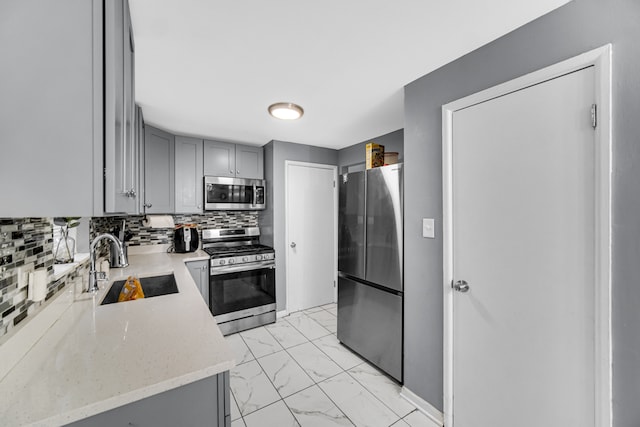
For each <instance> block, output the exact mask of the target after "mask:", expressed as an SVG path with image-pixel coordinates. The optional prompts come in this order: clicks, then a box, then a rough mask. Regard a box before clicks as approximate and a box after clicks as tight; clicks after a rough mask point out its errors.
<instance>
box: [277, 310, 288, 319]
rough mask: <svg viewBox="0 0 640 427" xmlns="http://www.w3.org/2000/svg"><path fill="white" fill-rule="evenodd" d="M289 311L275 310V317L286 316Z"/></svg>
mask: <svg viewBox="0 0 640 427" xmlns="http://www.w3.org/2000/svg"><path fill="white" fill-rule="evenodd" d="M288 315H289V312H288V311H287V310H282V311H277V312H276V319H279V318H281V317H285V316H288Z"/></svg>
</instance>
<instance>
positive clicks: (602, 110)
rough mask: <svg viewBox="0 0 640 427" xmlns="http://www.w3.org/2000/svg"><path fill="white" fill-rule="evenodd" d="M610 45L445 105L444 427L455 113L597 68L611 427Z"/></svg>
mask: <svg viewBox="0 0 640 427" xmlns="http://www.w3.org/2000/svg"><path fill="white" fill-rule="evenodd" d="M611 56H612V47H611V44H607V45H605V46H602V47H600V48H597V49H594V50H591V51H589V52H586V53H583V54H581V55H578V56H576V57H573V58H570V59H568V60H565V61H562V62H560V63H557V64H555V65H551V66H549V67H546V68H543V69H541V70H538V71H535V72H532V73H530V74H526V75H524V76H522V77H519V78H516V79H514V80H511V81H508V82H506V83H503V84H500V85H497V86H494V87H492V88H489V89H486V90H483V91H481V92H478V93H475V94H473V95H470V96H467V97H464V98H461V99H459V100H456V101H453V102H451V103H448V104H446V105H443V106H442V182H443V260H444V263H443V269H444V271H443V273H444V274H443V278H444V283H443V299H444V310H443V311H444V316H443V322H444V323H443V327H444V330H443V338H444V342H443V350H444V354H443V362H444V366H443V368H444V369H443V377H444V378H443V385H444V388H443V392H444V419H445V425H446V426H449V427H453V426H454V418H453V396H454V390H453V296H454V295H453V294H454V291H453V289H452V288H451V283H452V282H453V280H454V277H453V228H452V226H453V197H452V190H453V113H454V112H455V111H457V110H461V109H463V108H467V107H470V106H473V105H476V104H479V103H482V102H485V101H489V100H491V99H494V98H497V97H500V96H504V95H507V94H509V93H511V92H515V91H518V90H521V89H524V88H527V87H530V86H533V85H536V84H540V83H543V82H545V81H548V80H551V79H554V78H557V77H560V76H562V75H565V74H568V73H571V72H575V71H578V70H581V69H583V68H586V67H589V66H593V67H594V71H595V80H596V88H595V96H596V103H597V116H598V118H597V127H596V129H595V144H596V150H595V165H596V171H595V187H596V188H595V193H596V194H595V201H596V203H595V206H594V209H595V222H596V224H595V228H596V229H595V240H596V248H595V257H596V261H595V307H594V309H595V347H596V349H595V358H594V364H595V370H596V372H595V376H594V379H595V383H594V388H595V402H594V411H595V418H594V419H595V426H597V427H610V426H611V425H612V396H613V393H612V345H611V171H612V165H611V159H612V156H611V150H612V134H611V132H612V130H611V75H612V71H611Z"/></svg>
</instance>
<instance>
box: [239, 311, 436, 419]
mask: <svg viewBox="0 0 640 427" xmlns="http://www.w3.org/2000/svg"><path fill="white" fill-rule="evenodd" d="M336 313H337V310H336V305H335V304H328V305H324V306H320V307H314V308H311V309H308V310H304V311H300V312H296V313H292V314H290V315H289V316H286V317H283V318H281V319H278V321H277V322H276V323H275V324H271V325H267V326H262V327H259V328H255V329H251V330H248V331H244V332H240V333H237V334H233V335H229V336H228V337H227V340H228V341H229V343H230V345H231V347H232V348H233V351H234V353H235V357H236V363H237V366H236V367H235V368H234V369H233V370H232V371H231V397H232V398H231V419H232V423H231V425H232V427H272V426H273V427H288V426H300V427H316V426H317V427H325V426H362V427H377V426H380V427H389V426H393V427H436V426H437V424H436V423H434V422H433V421H431V420H430V419H429V418H428V417H427V416H425V415H424V414H422V413H421V412H419V411H418V410H417V409H416V408H415V407H414V406H413V405H411V404H410V403H409V402H407V401H406V400H404V399H403V398H402V397H400V394H399V393H400V386H399V385H398V384H396V383H395V382H393V381H392V380H391V379H389V378H388V377H387V376H385V375H383V374H382V373H381V372H379V371H378V370H377V369H376V368H374V367H373V366H371V365H370V364H368V363H367V362H365V361H364V360H362V359H361V358H360V357H359V356H358V355H356V354H354V353H352V352H351V351H349V350H348V349H347V348H346V347H344V346H342V344H340V342H339V341H338V339H337V338H336V330H337V318H336Z"/></svg>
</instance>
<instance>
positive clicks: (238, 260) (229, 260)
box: [211, 252, 275, 268]
mask: <svg viewBox="0 0 640 427" xmlns="http://www.w3.org/2000/svg"><path fill="white" fill-rule="evenodd" d="M273 259H275V254H274V253H273V252H271V253H269V252H267V253H263V254H252V255H240V256H231V257H225V258H212V259H211V268H213V267H217V266H227V265H234V264H248V263H251V262H260V261H269V260H273Z"/></svg>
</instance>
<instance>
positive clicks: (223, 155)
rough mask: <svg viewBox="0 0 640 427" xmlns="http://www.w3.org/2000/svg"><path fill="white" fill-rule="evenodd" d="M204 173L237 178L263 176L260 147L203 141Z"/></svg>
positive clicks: (262, 158) (262, 154)
mask: <svg viewBox="0 0 640 427" xmlns="http://www.w3.org/2000/svg"><path fill="white" fill-rule="evenodd" d="M204 174H205V175H208V176H231V177H238V178H253V179H263V178H264V151H263V149H262V147H254V146H250V145H240V144H232V143H230V142H222V141H210V140H205V141H204Z"/></svg>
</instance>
